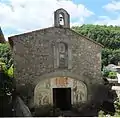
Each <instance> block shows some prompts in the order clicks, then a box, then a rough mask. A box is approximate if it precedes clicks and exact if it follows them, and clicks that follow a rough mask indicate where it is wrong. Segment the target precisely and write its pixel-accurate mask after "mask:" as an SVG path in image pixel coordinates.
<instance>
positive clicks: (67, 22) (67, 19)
mask: <svg viewBox="0 0 120 118" xmlns="http://www.w3.org/2000/svg"><path fill="white" fill-rule="evenodd" d="M60 15H61V16H62V18H63V22H64V24H63V25H62V27H64V28H70V16H69V14H68V12H67V11H66V10H64V9H62V8H61V9H58V10H56V11H55V12H54V25H55V26H56V27H59V26H61V24H60Z"/></svg>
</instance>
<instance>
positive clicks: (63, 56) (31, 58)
mask: <svg viewBox="0 0 120 118" xmlns="http://www.w3.org/2000/svg"><path fill="white" fill-rule="evenodd" d="M61 22H62V23H61ZM9 43H10V45H11V47H12V50H13V58H14V67H15V68H14V77H15V79H16V91H17V92H18V93H19V95H20V96H21V97H22V98H23V100H24V101H25V100H26V99H27V100H26V101H25V102H26V103H27V105H28V106H29V108H33V107H34V108H38V107H42V106H45V105H52V106H53V105H54V106H56V107H61V108H62V107H64V106H60V105H59V104H58V102H57V101H59V102H61V101H60V100H58V99H57V97H58V94H57V93H59V94H60V95H61V96H67V94H69V95H68V96H69V97H68V96H67V97H64V98H61V100H62V101H63V99H64V100H67V99H69V98H70V99H69V103H68V104H69V105H71V107H73V106H76V105H77V104H84V106H85V105H88V104H96V103H101V102H102V101H103V100H105V97H106V96H107V94H106V91H105V90H104V85H103V80H102V77H101V49H102V45H100V44H98V43H96V42H95V41H93V40H91V39H89V38H87V37H84V36H82V35H81V34H78V33H76V32H75V31H73V30H71V29H70V16H69V14H68V13H67V11H66V10H64V9H62V8H61V9H58V10H56V11H55V12H54V27H49V28H45V29H40V30H35V31H32V32H27V33H24V34H20V35H15V36H12V37H9ZM58 88H59V91H62V89H61V88H64V90H65V91H67V88H69V90H68V91H69V92H66V93H64V95H63V92H61V93H60V92H58ZM65 88H66V89H65ZM67 102H68V101H66V103H65V104H66V105H67Z"/></svg>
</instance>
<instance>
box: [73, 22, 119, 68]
mask: <svg viewBox="0 0 120 118" xmlns="http://www.w3.org/2000/svg"><path fill="white" fill-rule="evenodd" d="M72 29H73V30H75V31H76V32H78V33H80V34H82V35H84V36H87V37H89V38H91V39H92V40H94V41H96V42H98V43H100V44H102V45H103V46H104V47H105V48H104V49H103V50H102V67H103V66H107V65H108V64H109V63H113V64H116V65H117V64H118V62H119V61H120V27H119V26H105V25H103V26H102V25H91V24H88V25H82V26H80V27H79V26H75V27H72Z"/></svg>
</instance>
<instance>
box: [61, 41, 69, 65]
mask: <svg viewBox="0 0 120 118" xmlns="http://www.w3.org/2000/svg"><path fill="white" fill-rule="evenodd" d="M67 56H68V49H67V45H65V44H64V43H60V44H59V66H60V67H67V66H68V64H67V60H68V58H67Z"/></svg>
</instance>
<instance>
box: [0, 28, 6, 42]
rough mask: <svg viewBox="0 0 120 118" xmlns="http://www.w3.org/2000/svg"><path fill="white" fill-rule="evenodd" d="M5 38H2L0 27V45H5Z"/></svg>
mask: <svg viewBox="0 0 120 118" xmlns="http://www.w3.org/2000/svg"><path fill="white" fill-rule="evenodd" d="M5 42H6V41H5V38H4V35H3V32H2V30H1V27H0V43H5Z"/></svg>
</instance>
